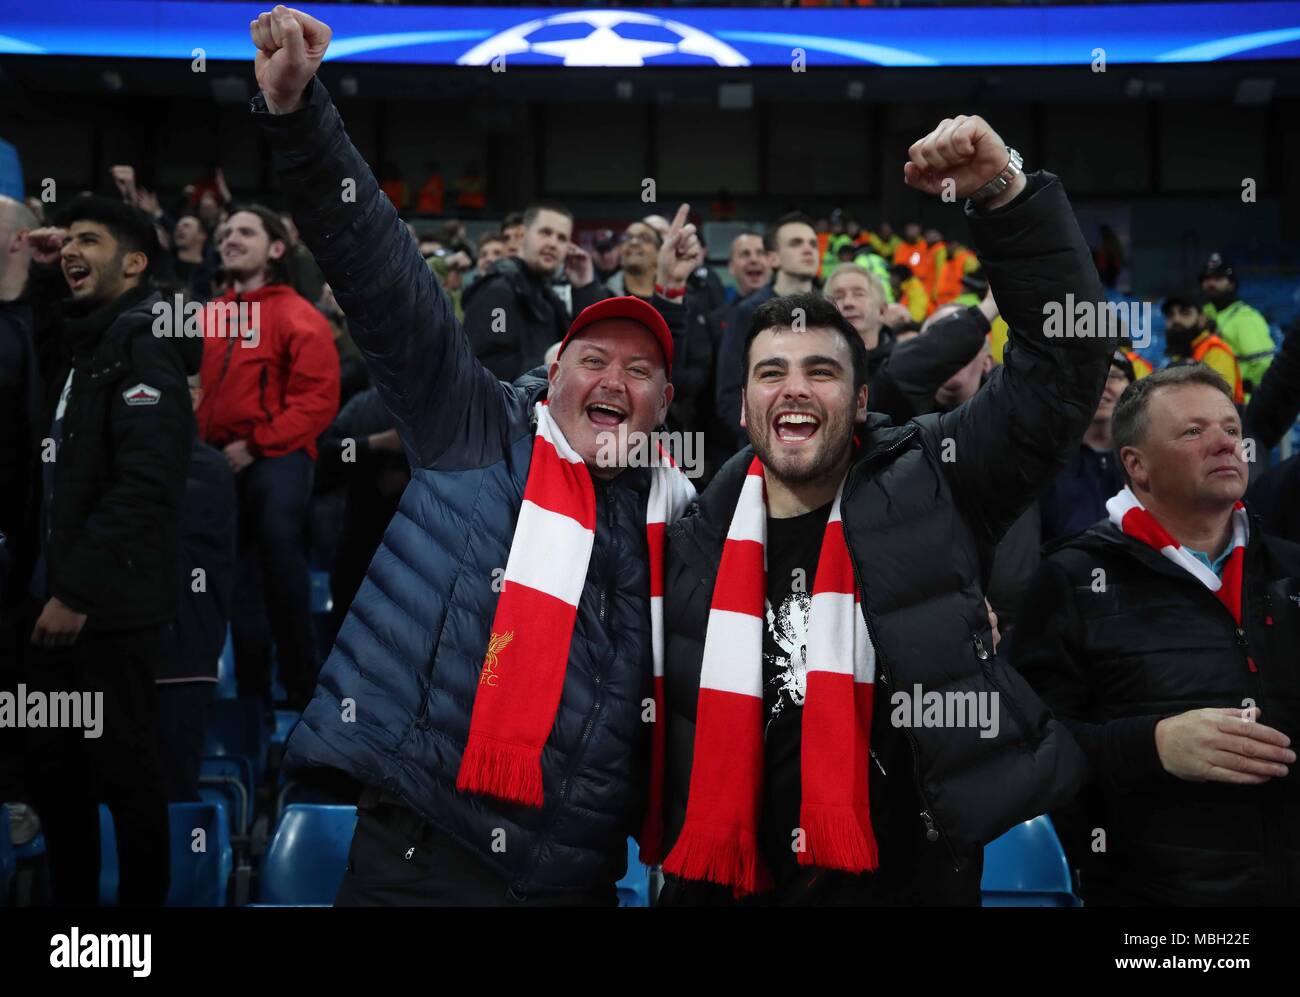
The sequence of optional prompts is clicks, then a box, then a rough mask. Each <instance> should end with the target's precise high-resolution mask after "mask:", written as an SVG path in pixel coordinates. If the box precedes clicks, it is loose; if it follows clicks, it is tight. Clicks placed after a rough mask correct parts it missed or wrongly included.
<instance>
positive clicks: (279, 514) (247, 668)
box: [230, 450, 320, 710]
mask: <svg viewBox="0 0 1300 997" xmlns="http://www.w3.org/2000/svg"><path fill="white" fill-rule="evenodd" d="M313 474H314V465H313V463H312V460H311V458H310V457H309V456H308V455H307V452H306V451H305V450H295V451H294V452H293V453H290V454H285V455H284V456H283V457H263V458H261V459H259V460H255V461H254V462H253V463H252V464H250V465H249V466H248V467H247V468H245V469H244V470H243V471H241V472H240V473H239V477H238V478H237V479H236V483H237V485H238V489H239V562H238V564H237V566H236V571H237V580H236V589H235V607H234V612H233V613H232V614H231V620H230V626H231V639H232V642H233V644H234V648H235V679H236V681H237V682H238V685H239V694H240V695H241V696H256V697H258V698H260V699H262V700H264V701H265V702H266V703H267V704H268V705H270V703H271V640H272V638H274V640H275V653H276V657H277V658H278V660H279V663H280V681H281V682H282V683H284V691H285V695H286V696H287V697H288V700H287V703H288V706H289V708H290V709H293V710H301V709H303V708H304V707H306V705H307V703H308V702H310V700H311V697H312V693H313V692H315V689H316V673H317V671H319V670H320V660H319V657H318V655H317V653H316V635H315V631H314V630H313V628H312V618H311V565H310V563H309V562H308V559H307V512H308V503H309V502H310V501H311V483H312V476H313Z"/></svg>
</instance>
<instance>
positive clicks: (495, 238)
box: [475, 232, 506, 250]
mask: <svg viewBox="0 0 1300 997" xmlns="http://www.w3.org/2000/svg"><path fill="white" fill-rule="evenodd" d="M505 241H506V237H505V236H504V235H502V234H501V233H500V232H484V233H483V234H482V235H480V236H479V237H478V245H477V246H475V249H478V250H481V249H482V248H483V247H484V246H486V245H487V244H488V243H489V242H499V243H502V244H503V245H504V243H505Z"/></svg>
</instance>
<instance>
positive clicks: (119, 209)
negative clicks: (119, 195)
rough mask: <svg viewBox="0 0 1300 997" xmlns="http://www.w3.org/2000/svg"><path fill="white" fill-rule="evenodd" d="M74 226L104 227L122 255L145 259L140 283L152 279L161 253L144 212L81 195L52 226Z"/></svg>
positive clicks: (128, 206)
mask: <svg viewBox="0 0 1300 997" xmlns="http://www.w3.org/2000/svg"><path fill="white" fill-rule="evenodd" d="M76 222H94V223H95V224H97V225H103V226H104V228H106V229H108V234H109V235H111V236H112V237H113V240H114V241H115V242H116V243H117V244H118V247H119V249H120V250H121V251H122V252H123V253H144V255H145V256H146V257H148V260H149V262H148V263H147V264H146V265H145V269H144V273H143V274H142V275H141V279H142V280H144V279H147V278H150V277H152V276H153V275H154V273H155V271H156V269H157V265H158V262H159V260H160V259H161V257H162V249H161V247H160V246H159V244H158V234H157V232H156V231H155V230H154V227H153V219H152V218H150V217H149V215H148V213H147V212H144V211H141V210H140V209H139V208H137V207H135V206H134V205H130V204H127V203H125V202H124V201H115V200H113V199H112V198H110V197H100V196H99V195H97V194H82V195H80V196H78V197H75V198H73V199H72V201H71V202H70V203H69V204H68V205H67V207H65V208H63V210H62V211H60V212H59V213H58V215H57V216H56V218H55V221H54V224H55V225H57V226H58V227H59V228H64V229H66V228H70V227H72V225H73V224H74V223H76Z"/></svg>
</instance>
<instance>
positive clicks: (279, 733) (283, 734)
mask: <svg viewBox="0 0 1300 997" xmlns="http://www.w3.org/2000/svg"><path fill="white" fill-rule="evenodd" d="M301 717H302V714H301V713H299V712H298V711H297V710H276V711H275V728H274V729H273V730H272V731H271V744H272V745H278V746H279V747H284V743H285V741H287V740H289V735H290V734H291V733H292V732H293V729H294V727H296V726H297V724H298V721H299V719H301Z"/></svg>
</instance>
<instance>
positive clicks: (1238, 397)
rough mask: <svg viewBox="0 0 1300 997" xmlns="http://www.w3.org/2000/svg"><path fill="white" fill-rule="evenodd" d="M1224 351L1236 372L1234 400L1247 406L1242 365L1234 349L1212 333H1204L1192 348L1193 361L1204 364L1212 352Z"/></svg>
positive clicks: (1233, 380)
mask: <svg viewBox="0 0 1300 997" xmlns="http://www.w3.org/2000/svg"><path fill="white" fill-rule="evenodd" d="M1213 349H1220V350H1223V351H1224V352H1225V353H1227V354H1228V356H1230V357H1232V369H1233V370H1234V371H1235V372H1236V374H1235V376H1234V377H1233V379H1232V400H1233V402H1234V403H1235V404H1237V405H1242V404H1245V401H1246V389H1245V386H1244V385H1243V384H1242V383H1241V365H1240V364H1239V363H1237V354H1235V353H1233V352H1232V347H1231V346H1229V345H1228V344H1227V343H1225V342H1224V341H1223V340H1222V339H1220V338H1219V337H1218V336H1216V335H1215V334H1214V333H1212V332H1203V333H1201V335H1200V336H1198V337H1197V339H1196V343H1195V345H1193V347H1192V361H1193V362H1194V363H1202V362H1203V358H1204V357H1205V355H1206V354H1207V353H1209V352H1210V350H1213Z"/></svg>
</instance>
